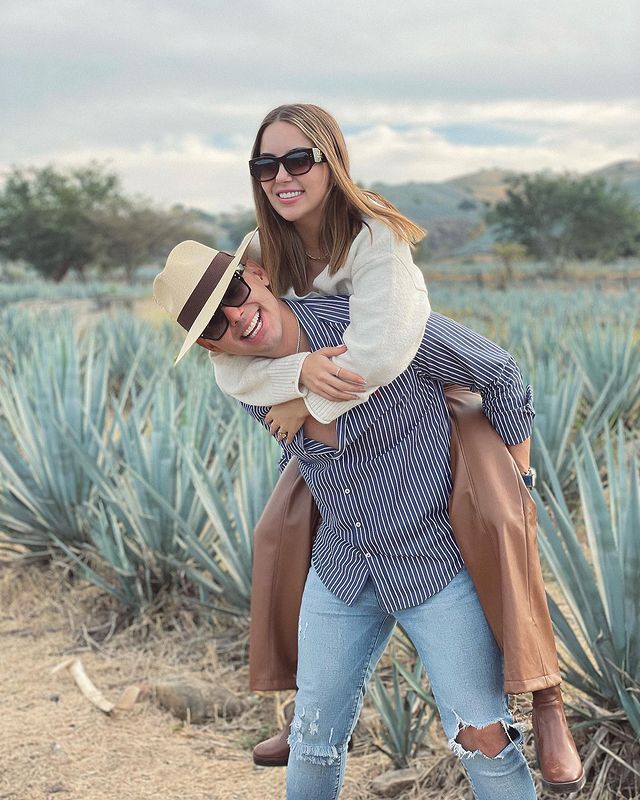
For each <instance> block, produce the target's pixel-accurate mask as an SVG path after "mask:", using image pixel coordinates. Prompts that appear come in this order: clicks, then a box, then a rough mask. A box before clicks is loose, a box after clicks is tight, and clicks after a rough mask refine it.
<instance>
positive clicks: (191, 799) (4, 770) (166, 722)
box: [0, 566, 470, 800]
mask: <svg viewBox="0 0 640 800" xmlns="http://www.w3.org/2000/svg"><path fill="white" fill-rule="evenodd" d="M160 619H161V623H160V622H159V620H160ZM114 622H115V612H114V607H113V606H112V604H111V603H110V601H109V599H108V598H106V597H105V596H104V595H102V594H100V593H99V592H98V591H97V590H96V589H95V588H94V587H91V586H88V585H86V584H84V583H76V584H71V583H70V581H69V580H68V577H67V576H66V574H65V572H64V569H63V567H61V566H60V567H57V568H56V567H54V568H47V569H43V568H38V567H18V568H16V567H4V568H2V567H0V648H1V649H0V679H1V680H2V688H3V691H2V693H1V695H0V720H1V724H0V753H2V756H3V758H2V761H3V764H2V767H1V771H0V800H146V799H147V798H154V800H156V798H159V797H161V798H163V800H174V798H175V800H177V799H178V798H180V800H251V799H252V798H256V799H257V798H260V800H276V798H284V777H285V770H284V769H264V768H257V767H255V766H254V765H253V763H252V761H251V748H252V746H253V744H254V743H255V742H257V741H259V740H260V739H261V738H264V736H265V735H270V734H271V733H272V732H274V729H275V726H276V724H277V720H276V712H275V703H274V697H273V696H258V695H255V694H253V695H252V694H249V693H248V692H247V691H246V690H245V687H246V685H247V668H246V639H245V636H244V634H243V632H242V631H241V630H240V631H238V629H235V630H233V629H228V628H227V629H226V630H224V629H223V630H218V631H216V630H214V629H213V628H212V627H211V626H210V625H203V624H198V625H196V624H195V623H194V621H193V615H192V614H191V613H189V612H186V611H185V610H184V609H183V608H182V609H181V608H179V607H178V608H176V609H175V610H173V611H171V610H170V611H169V612H167V611H166V609H165V611H164V613H163V615H162V617H156V618H149V619H147V620H146V622H145V624H142V623H136V624H135V625H133V626H130V627H128V628H123V629H121V630H119V631H116V632H115V633H113V624H114ZM70 655H79V656H80V657H81V659H82V662H83V664H84V666H85V668H86V671H87V673H88V674H89V676H90V677H91V679H92V680H93V682H94V683H95V685H96V686H97V687H98V688H99V689H100V690H101V691H102V692H103V693H104V695H105V696H106V697H107V698H109V699H112V700H116V699H117V697H118V696H119V694H120V693H121V691H122V690H123V689H124V688H126V687H127V686H129V685H131V684H134V683H138V682H141V681H147V682H153V681H155V680H157V679H159V678H162V677H167V676H177V675H182V676H184V675H189V674H198V675H200V676H201V677H206V678H208V679H213V680H215V681H217V682H220V683H222V684H224V685H226V686H227V687H228V688H230V689H231V690H233V691H234V692H235V693H236V694H238V695H239V696H243V697H244V698H245V699H246V700H247V701H248V709H247V711H246V712H245V713H243V714H242V716H241V717H239V718H237V719H236V720H234V721H233V722H224V721H218V722H216V723H211V724H208V725H203V726H196V725H188V724H186V723H184V722H181V721H179V720H177V719H175V718H174V717H173V716H171V715H170V714H169V713H168V712H167V711H164V710H162V709H160V708H159V707H157V706H156V705H155V704H154V703H153V702H152V701H151V700H147V701H143V702H140V703H138V704H136V705H135V706H134V708H133V709H132V710H131V711H128V712H117V713H114V714H113V715H112V716H107V715H105V714H103V713H102V712H101V711H99V710H98V709H97V708H95V707H94V706H93V705H91V704H90V703H89V701H88V700H87V699H86V698H85V697H84V696H83V695H82V694H81V693H80V691H79V690H78V688H77V686H76V685H75V683H74V682H73V679H72V678H71V676H70V675H69V674H68V672H60V673H58V674H55V675H52V674H51V670H52V668H53V667H55V666H56V665H57V664H59V663H60V662H61V661H62V660H64V659H65V658H67V657H68V656H70ZM281 699H286V698H284V697H282V698H281ZM369 716H370V717H371V718H372V717H373V715H371V713H369ZM363 719H365V720H366V714H364V715H363ZM371 741H372V740H371V732H370V730H369V729H368V728H367V725H366V722H363V723H361V726H360V729H359V732H358V741H357V742H356V747H355V750H354V753H353V754H352V756H351V757H350V759H349V765H348V768H347V775H346V781H345V789H344V791H343V794H342V795H341V798H343V800H371V798H373V797H374V795H373V794H372V793H371V790H370V782H371V779H372V778H374V777H376V776H377V775H379V774H381V773H382V772H384V771H385V770H388V769H389V768H390V766H391V762H390V761H389V759H388V758H386V756H384V755H382V754H381V753H379V752H378V751H376V750H375V748H373V747H372V746H371ZM417 767H418V769H419V771H420V772H421V775H422V776H423V778H425V779H426V776H427V774H428V773H430V784H431V785H432V786H434V787H436V786H439V787H440V788H433V789H428V790H426V789H425V788H422V789H421V788H420V786H419V784H418V785H416V787H415V788H414V789H413V790H410V791H408V792H405V793H404V794H403V795H402V798H403V800H409V798H418V797H420V798H422V799H423V800H428V798H433V799H434V800H435V798H438V800H443V798H447V799H448V800H454V798H458V800H467V798H469V797H470V795H469V793H468V790H467V789H466V787H464V786H463V785H462V784H461V783H460V776H459V774H458V773H459V768H458V767H457V764H456V763H455V761H452V759H451V757H450V755H449V753H448V750H447V749H446V747H445V746H444V745H443V743H442V742H441V741H438V742H437V743H436V744H435V745H434V747H433V748H431V749H428V750H427V751H426V752H425V756H424V757H422V758H421V759H419V761H418V763H417ZM421 783H422V781H421ZM445 787H446V788H445Z"/></svg>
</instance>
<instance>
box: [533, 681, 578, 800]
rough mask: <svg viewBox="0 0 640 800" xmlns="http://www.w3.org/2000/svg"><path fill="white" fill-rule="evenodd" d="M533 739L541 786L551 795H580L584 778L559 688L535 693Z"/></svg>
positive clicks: (555, 687)
mask: <svg viewBox="0 0 640 800" xmlns="http://www.w3.org/2000/svg"><path fill="white" fill-rule="evenodd" d="M532 722H533V735H534V739H535V745H536V752H537V754H538V765H539V767H540V772H541V773H542V783H543V784H544V786H545V787H546V788H547V789H550V790H551V791H552V792H558V793H561V792H566V793H567V794H570V793H572V792H578V791H580V789H582V787H583V786H584V784H585V780H586V778H585V775H584V769H583V767H582V763H581V762H580V756H579V755H578V750H577V748H576V745H575V742H574V741H573V736H572V735H571V731H570V730H569V726H568V725H567V718H566V717H565V714H564V704H563V702H562V693H561V692H560V687H559V686H551V687H550V688H548V689H541V690H540V691H538V692H534V693H533V715H532Z"/></svg>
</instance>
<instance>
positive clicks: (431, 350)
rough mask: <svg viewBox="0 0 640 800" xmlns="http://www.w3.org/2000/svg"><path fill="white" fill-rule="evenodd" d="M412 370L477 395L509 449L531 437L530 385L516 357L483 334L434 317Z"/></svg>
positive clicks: (490, 420)
mask: <svg viewBox="0 0 640 800" xmlns="http://www.w3.org/2000/svg"><path fill="white" fill-rule="evenodd" d="M414 366H415V367H416V369H418V370H419V371H421V372H422V373H423V374H424V375H425V376H426V377H429V378H431V379H432V380H436V381H438V382H439V383H443V384H447V383H458V384H462V385H464V386H468V387H469V388H470V389H472V390H473V391H475V392H478V393H479V394H480V396H481V397H482V408H483V411H484V414H485V416H486V417H487V419H488V420H489V422H490V423H491V425H492V426H493V428H494V429H495V430H496V431H497V433H498V434H499V436H500V437H501V438H502V440H503V441H504V442H505V444H518V443H520V442H523V441H524V440H525V439H528V438H529V436H531V430H532V427H533V418H534V416H535V410H534V407H533V391H532V389H531V386H525V385H524V384H523V381H522V376H521V374H520V369H519V368H518V365H517V363H516V361H515V359H514V358H513V356H512V355H511V354H510V353H508V352H507V351H506V350H503V349H502V348H501V347H499V346H498V345H497V344H495V343H494V342H492V341H490V340H489V339H486V338H485V337H484V336H481V335H480V334H479V333H476V332H475V331H472V330H470V329H469V328H466V327H465V326H464V325H460V324H459V323H457V322H454V321H453V320H452V319H449V318H448V317H445V316H443V315H442V314H437V313H435V312H432V313H431V315H430V316H429V320H428V322H427V326H426V328H425V335H424V339H423V344H422V347H421V348H420V349H419V351H418V354H417V356H416V359H415V360H414Z"/></svg>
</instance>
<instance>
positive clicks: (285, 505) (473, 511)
mask: <svg viewBox="0 0 640 800" xmlns="http://www.w3.org/2000/svg"><path fill="white" fill-rule="evenodd" d="M445 394H446V397H447V404H448V406H449V413H450V416H451V467H452V472H453V492H452V494H451V498H450V501H449V514H450V519H451V524H452V526H453V530H454V534H455V537H456V541H457V542H458V546H459V547H460V550H461V552H462V556H463V558H464V561H465V565H466V567H467V570H468V571H469V574H470V575H471V578H472V580H473V582H474V584H475V587H476V591H477V592H478V596H479V598H480V602H481V604H482V607H483V609H484V612H485V615H486V617H487V620H488V621H489V625H490V626H491V630H492V631H493V634H494V636H495V638H496V641H497V642H498V645H499V646H500V649H501V650H502V652H503V655H504V688H505V692H508V693H510V694H519V693H520V692H532V691H536V690H538V689H544V688H546V687H548V686H556V685H558V684H559V683H560V669H559V666H558V658H557V653H556V645H555V640H554V637H553V630H552V627H551V619H550V617H549V610H548V607H547V601H546V596H545V590H544V583H543V579H542V571H541V568H540V560H539V557H538V549H537V543H536V508H535V504H534V502H533V500H532V498H531V496H530V494H529V492H528V491H527V489H526V487H525V486H524V484H523V482H522V479H521V477H520V474H519V471H518V468H517V467H516V464H515V462H514V461H513V459H512V457H511V455H510V453H509V451H508V450H507V448H506V446H505V444H504V442H503V441H502V439H501V438H500V437H499V436H498V434H497V433H496V431H495V430H494V429H493V428H492V427H491V425H490V423H489V421H488V420H487V418H486V417H485V416H484V414H483V413H482V406H481V402H480V397H479V395H477V394H474V393H473V392H470V391H469V390H468V389H465V388H463V387H458V386H447V387H446V389H445ZM319 519H320V518H319V514H318V510H317V508H316V506H315V503H314V502H313V498H312V497H311V494H310V492H309V490H308V489H307V486H306V484H305V483H304V481H303V479H302V477H301V475H300V472H299V470H298V464H297V461H296V460H295V459H293V460H292V461H291V462H290V463H289V465H288V466H287V468H286V469H285V471H284V472H283V474H282V476H281V477H280V480H279V481H278V483H277V485H276V488H275V489H274V492H273V494H272V496H271V498H270V500H269V502H268V503H267V506H266V507H265V510H264V512H263V514H262V516H261V518H260V520H259V522H258V525H257V526H256V530H255V537H254V555H253V579H252V580H253V584H252V595H251V632H250V645H249V685H250V688H251V689H252V690H254V691H266V690H274V689H295V688H296V680H295V677H296V666H297V648H298V613H299V610H300V602H301V599H302V591H303V589H304V584H305V580H306V577H307V572H308V570H309V563H310V558H311V545H312V539H313V534H314V532H315V530H316V528H317V526H318V523H319Z"/></svg>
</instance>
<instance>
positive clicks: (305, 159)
mask: <svg viewBox="0 0 640 800" xmlns="http://www.w3.org/2000/svg"><path fill="white" fill-rule="evenodd" d="M326 160H327V158H326V156H325V154H324V153H323V152H322V150H319V149H318V148H317V147H296V149H295V150H289V152H288V153H285V154H284V155H283V156H280V158H278V157H277V156H258V158H252V159H251V161H249V172H250V173H251V174H252V175H253V177H254V178H255V179H256V180H258V181H260V183H264V182H265V181H272V180H273V179H274V178H275V177H276V175H277V174H278V170H279V169H280V164H282V166H283V167H284V168H285V169H286V170H287V172H288V173H289V175H306V174H307V172H309V170H310V169H311V167H312V166H313V165H314V164H320V163H321V162H323V161H326Z"/></svg>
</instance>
